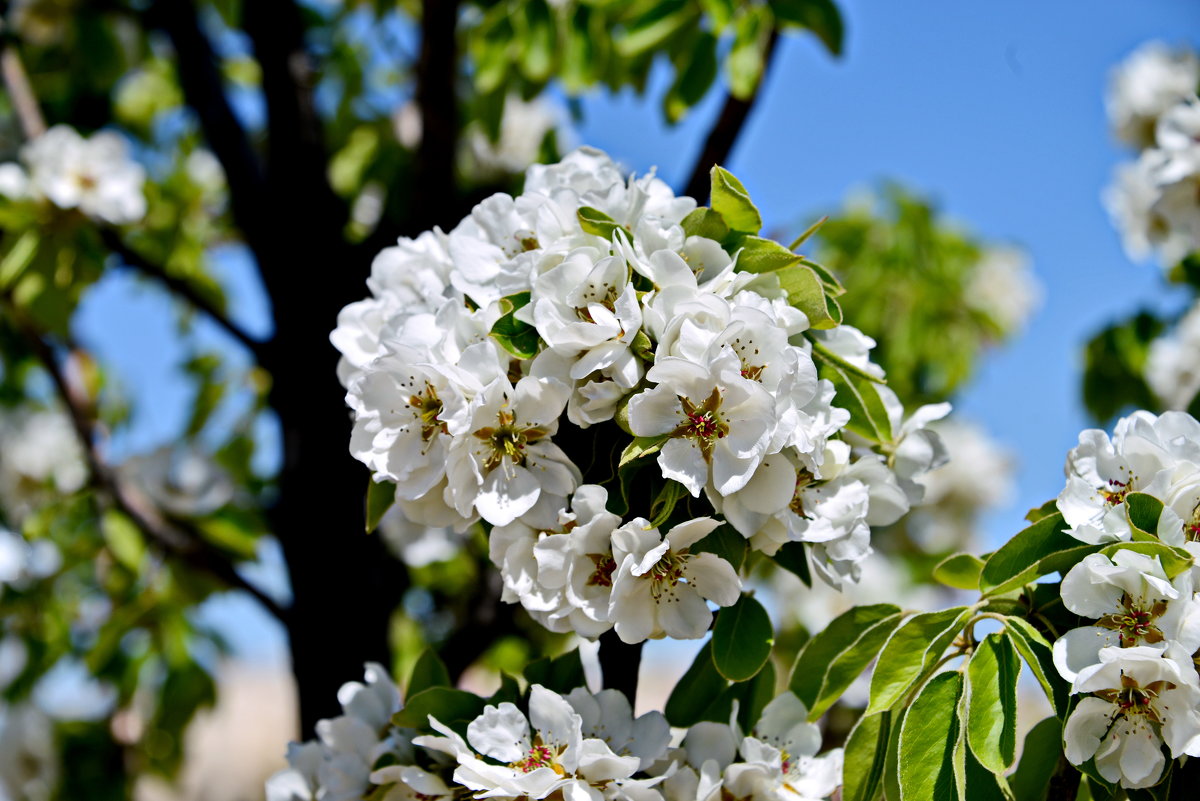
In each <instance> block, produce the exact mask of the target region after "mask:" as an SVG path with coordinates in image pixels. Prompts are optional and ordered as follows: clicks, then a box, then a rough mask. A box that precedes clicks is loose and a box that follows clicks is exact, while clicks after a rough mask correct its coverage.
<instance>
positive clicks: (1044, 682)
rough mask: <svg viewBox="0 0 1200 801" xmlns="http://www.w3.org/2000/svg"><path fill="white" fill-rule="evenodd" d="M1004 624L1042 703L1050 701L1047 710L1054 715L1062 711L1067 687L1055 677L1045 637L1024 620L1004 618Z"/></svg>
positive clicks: (1064, 705)
mask: <svg viewBox="0 0 1200 801" xmlns="http://www.w3.org/2000/svg"><path fill="white" fill-rule="evenodd" d="M1004 625H1005V626H1006V627H1007V629H1008V633H1009V634H1010V635H1011V637H1012V644H1013V646H1015V647H1016V649H1017V653H1019V654H1020V655H1021V659H1023V660H1024V661H1025V664H1026V665H1028V666H1029V670H1030V671H1031V672H1032V673H1033V677H1034V678H1035V679H1037V682H1038V684H1040V685H1041V687H1042V692H1044V693H1045V694H1046V700H1047V701H1049V702H1050V707H1051V709H1053V710H1054V712H1055V714H1062V713H1063V712H1065V711H1066V708H1067V692H1068V690H1069V688H1068V687H1067V684H1066V682H1064V681H1063V680H1062V677H1060V676H1059V674H1058V669H1057V668H1055V667H1054V655H1053V653H1052V652H1051V650H1050V643H1048V642H1046V638H1045V637H1043V636H1042V635H1041V633H1040V632H1039V631H1038V630H1037V629H1035V628H1034V627H1033V626H1032V625H1030V623H1029V621H1027V620H1025V619H1024V618H1020V617H1008V618H1005V620H1004Z"/></svg>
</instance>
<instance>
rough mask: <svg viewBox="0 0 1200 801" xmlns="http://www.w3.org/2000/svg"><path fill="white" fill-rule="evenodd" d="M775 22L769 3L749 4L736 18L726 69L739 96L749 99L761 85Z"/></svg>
mask: <svg viewBox="0 0 1200 801" xmlns="http://www.w3.org/2000/svg"><path fill="white" fill-rule="evenodd" d="M772 22H773V20H772V19H771V12H770V10H769V9H768V8H767V7H766V6H756V5H747V6H745V7H743V9H742V11H741V12H740V13H739V14H738V15H737V16H736V17H735V18H734V32H733V47H731V48H730V50H729V55H728V56H727V57H726V59H725V69H726V71H727V72H728V73H729V92H730V94H732V95H733V96H734V97H736V98H737V99H739V100H749V99H750V98H751V97H753V96H754V91H755V90H756V89H757V88H758V82H759V80H760V79H761V78H762V73H763V62H764V61H765V59H766V55H767V42H768V40H769V39H770V36H771V25H772Z"/></svg>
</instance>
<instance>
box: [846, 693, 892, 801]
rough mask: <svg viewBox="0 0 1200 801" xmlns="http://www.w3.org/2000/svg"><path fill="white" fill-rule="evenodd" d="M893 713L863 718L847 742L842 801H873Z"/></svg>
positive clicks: (879, 784)
mask: <svg viewBox="0 0 1200 801" xmlns="http://www.w3.org/2000/svg"><path fill="white" fill-rule="evenodd" d="M891 723H892V713H891V712H877V713H876V714H874V715H863V716H862V717H860V718H859V719H858V722H857V723H855V724H854V728H853V729H851V730H850V737H849V738H848V739H847V740H846V753H845V762H844V765H845V767H844V768H843V775H842V780H843V782H844V785H843V787H842V801H873V799H874V798H875V797H876V796H877V794H878V792H879V789H880V786H881V785H882V783H883V768H884V762H885V759H884V758H885V756H886V755H887V747H888V740H889V738H890V734H891Z"/></svg>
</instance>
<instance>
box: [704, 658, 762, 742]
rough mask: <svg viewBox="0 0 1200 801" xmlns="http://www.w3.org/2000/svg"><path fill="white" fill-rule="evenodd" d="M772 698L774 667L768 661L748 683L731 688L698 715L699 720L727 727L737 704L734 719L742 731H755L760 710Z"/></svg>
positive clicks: (738, 683)
mask: <svg viewBox="0 0 1200 801" xmlns="http://www.w3.org/2000/svg"><path fill="white" fill-rule="evenodd" d="M774 698H775V666H774V665H772V664H771V662H770V660H768V661H767V663H766V664H765V665H763V669H762V670H760V671H758V673H756V674H755V675H754V678H752V679H750V680H749V681H739V682H735V683H733V684H730V685H729V686H728V687H726V688H725V690H724V691H723V692H722V693H721V694H720V695H718V696H717V697H716V698H715V700H713V701H712V702H711V703H709V705H708V706H707V707H706V708H705V709H704V711H703V713H701V716H700V719H701V720H702V721H704V720H710V721H713V722H715V723H721V724H726V723H728V722H729V719H730V717H731V716H732V715H733V708H734V707H733V705H734V703H735V702H736V703H737V719H738V725H740V726H741V727H742V728H743V729H744V730H745V731H750V730H751V729H752V728H754V724H755V723H757V722H758V719H759V718H760V717H762V711H763V708H764V707H766V705H767V704H769V703H770V702H771V701H772V699H774Z"/></svg>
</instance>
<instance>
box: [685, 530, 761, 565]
mask: <svg viewBox="0 0 1200 801" xmlns="http://www.w3.org/2000/svg"><path fill="white" fill-rule="evenodd" d="M748 548H749V544H748V543H747V542H746V538H745V537H743V536H742V535H741V534H739V533H738V532H737V530H736V529H735V528H734V527H733V526H731V525H729V524H728V523H722V524H721V525H719V526H717V527H716V528H715V529H713V530H712V532H711V533H710V534H709V535H708V536H707V537H705V538H704V539H702V540H700V541H699V542H697V543H696V544H695V545H693V546H692V547H691V548H689V549H688V552H689V553H694V554H696V553H711V554H714V555H716V556H719V557H721V558H722V559H724V560H725V561H726V562H728V563H729V564H731V565H733V569H734V570H741V569H742V563H743V562H744V561H746V551H747V549H748Z"/></svg>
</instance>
